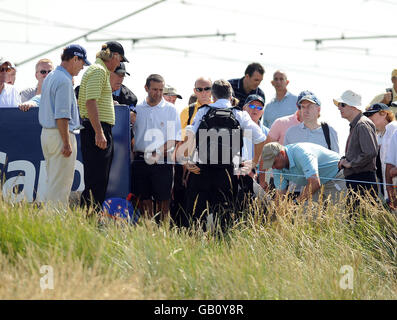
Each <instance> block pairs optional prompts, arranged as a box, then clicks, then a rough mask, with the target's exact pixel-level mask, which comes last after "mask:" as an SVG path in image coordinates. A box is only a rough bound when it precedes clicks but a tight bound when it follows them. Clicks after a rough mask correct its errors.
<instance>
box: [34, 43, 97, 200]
mask: <svg viewBox="0 0 397 320" xmlns="http://www.w3.org/2000/svg"><path fill="white" fill-rule="evenodd" d="M61 59H62V62H61V65H60V66H58V67H57V68H56V69H55V70H54V71H53V72H51V73H49V74H48V76H47V77H46V78H45V79H44V82H43V87H42V92H41V99H40V105H39V122H40V125H41V126H42V127H43V129H42V131H41V147H42V149H43V155H44V158H45V161H46V169H47V188H46V195H45V199H44V201H45V202H51V203H53V204H55V205H59V204H61V205H63V206H67V205H68V201H69V195H70V190H71V188H72V184H73V178H74V167H75V162H76V156H77V144H76V137H75V135H74V131H75V130H78V129H79V127H80V120H79V112H78V109H77V101H76V97H75V95H74V91H73V83H72V78H73V77H74V76H77V75H78V74H79V72H80V70H82V69H83V66H84V65H90V63H89V62H88V60H87V53H86V50H85V49H84V48H83V47H81V46H79V45H77V44H72V45H69V46H67V47H66V48H65V49H64V50H63V53H62V56H61Z"/></svg>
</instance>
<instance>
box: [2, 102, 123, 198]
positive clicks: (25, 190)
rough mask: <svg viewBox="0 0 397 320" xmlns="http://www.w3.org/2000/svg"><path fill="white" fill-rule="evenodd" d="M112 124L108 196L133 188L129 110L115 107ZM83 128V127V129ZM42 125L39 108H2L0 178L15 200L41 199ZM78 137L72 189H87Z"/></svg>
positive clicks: (43, 185) (43, 173)
mask: <svg viewBox="0 0 397 320" xmlns="http://www.w3.org/2000/svg"><path fill="white" fill-rule="evenodd" d="M115 111H116V125H115V126H114V127H113V130H112V132H113V140H114V157H113V162H112V167H111V171H110V178H109V185H108V190H107V194H106V197H107V198H110V197H123V198H124V197H126V196H127V195H128V193H129V192H130V189H131V182H130V154H131V134H130V128H129V119H130V116H129V114H130V112H129V109H128V107H126V106H116V107H115ZM83 130H84V129H83ZM40 135H41V126H40V124H39V121H38V108H32V109H30V110H29V111H28V112H22V111H20V110H19V109H17V108H4V107H0V178H1V186H2V193H3V196H4V197H5V198H9V197H10V198H11V200H12V201H13V202H18V201H21V200H23V199H26V200H28V201H33V200H34V199H36V198H37V200H41V199H42V196H43V195H44V193H45V188H46V169H45V161H44V156H43V152H42V149H41V142H40ZM76 138H77V150H78V151H77V161H76V168H75V169H76V170H75V175H74V181H73V186H72V191H83V190H84V168H83V161H82V157H81V151H80V135H76Z"/></svg>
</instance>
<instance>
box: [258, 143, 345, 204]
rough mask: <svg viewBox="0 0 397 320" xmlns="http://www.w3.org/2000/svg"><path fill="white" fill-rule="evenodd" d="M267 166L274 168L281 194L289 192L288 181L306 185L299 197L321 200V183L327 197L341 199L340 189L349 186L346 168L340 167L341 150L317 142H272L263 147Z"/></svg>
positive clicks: (275, 178)
mask: <svg viewBox="0 0 397 320" xmlns="http://www.w3.org/2000/svg"><path fill="white" fill-rule="evenodd" d="M262 159H263V166H264V168H265V169H268V168H273V175H274V184H275V187H276V190H277V194H279V195H282V194H286V193H287V186H288V182H289V181H291V182H293V183H295V184H297V185H303V186H304V188H303V190H302V192H301V194H300V195H299V197H298V198H297V201H298V202H300V201H304V200H306V199H309V198H312V199H313V200H315V201H316V200H318V198H319V195H320V190H321V187H323V188H324V193H323V198H324V199H326V198H327V197H328V196H330V197H331V200H333V201H334V200H337V195H338V192H339V191H342V190H345V189H346V185H345V182H344V181H341V180H334V179H343V173H342V171H339V169H338V162H339V159H340V156H339V154H337V153H336V152H334V151H331V150H328V149H326V148H324V147H323V146H320V145H318V144H314V143H308V142H303V143H294V144H290V145H287V146H282V145H281V144H279V143H277V142H271V143H268V144H266V145H265V146H264V148H263V151H262Z"/></svg>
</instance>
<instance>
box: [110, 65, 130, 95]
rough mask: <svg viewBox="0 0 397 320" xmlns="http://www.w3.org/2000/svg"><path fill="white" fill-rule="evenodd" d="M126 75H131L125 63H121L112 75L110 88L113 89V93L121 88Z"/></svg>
mask: <svg viewBox="0 0 397 320" xmlns="http://www.w3.org/2000/svg"><path fill="white" fill-rule="evenodd" d="M126 75H128V76H129V75H130V74H129V73H128V72H127V70H126V68H125V64H124V62H120V65H119V66H118V67H117V68H116V70H114V72H111V73H110V86H111V87H112V91H117V90H119V89H120V88H121V85H122V84H123V81H124V78H125V76H126Z"/></svg>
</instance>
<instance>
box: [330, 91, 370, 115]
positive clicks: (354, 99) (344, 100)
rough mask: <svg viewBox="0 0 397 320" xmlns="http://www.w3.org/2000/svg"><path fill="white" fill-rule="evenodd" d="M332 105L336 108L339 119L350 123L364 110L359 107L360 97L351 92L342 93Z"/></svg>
mask: <svg viewBox="0 0 397 320" xmlns="http://www.w3.org/2000/svg"><path fill="white" fill-rule="evenodd" d="M334 104H335V105H336V106H337V107H338V109H339V111H340V114H341V117H342V118H344V119H347V120H349V121H350V122H351V121H352V120H353V119H354V118H355V117H356V116H357V115H358V114H359V113H360V112H363V111H364V109H365V108H364V107H363V106H362V105H361V96H360V95H359V94H357V93H355V92H353V91H351V90H347V91H345V92H343V94H342V95H341V96H340V98H337V99H334Z"/></svg>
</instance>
